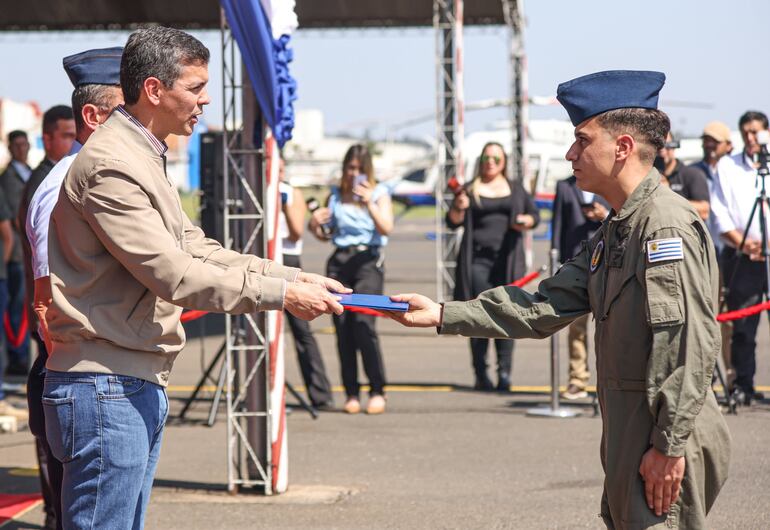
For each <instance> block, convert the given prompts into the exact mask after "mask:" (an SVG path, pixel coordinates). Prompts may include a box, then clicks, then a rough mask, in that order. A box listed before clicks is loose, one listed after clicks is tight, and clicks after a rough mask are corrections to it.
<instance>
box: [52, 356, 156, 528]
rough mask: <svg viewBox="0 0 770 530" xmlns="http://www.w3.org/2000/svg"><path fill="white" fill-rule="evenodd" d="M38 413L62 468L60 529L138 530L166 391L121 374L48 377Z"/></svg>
mask: <svg viewBox="0 0 770 530" xmlns="http://www.w3.org/2000/svg"><path fill="white" fill-rule="evenodd" d="M43 408H44V410H45V426H46V434H47V436H48V443H49V445H50V447H51V453H53V455H54V456H55V457H56V458H57V459H58V460H59V461H60V462H62V464H63V466H64V477H63V481H62V491H61V502H62V524H63V527H64V528H67V529H86V528H88V529H92V528H110V529H124V528H125V529H128V528H131V529H137V528H143V526H144V514H145V512H146V510H147V504H148V502H149V500H150V491H151V489H152V481H153V476H154V475H155V467H156V466H157V463H158V457H159V456H160V445H161V439H162V437H163V426H164V425H165V423H166V418H167V416H168V398H167V397H166V391H165V389H164V388H163V387H161V386H159V385H156V384H154V383H150V382H149V381H145V380H143V379H137V378H135V377H128V376H123V375H107V374H93V373H76V372H70V373H64V372H53V371H48V372H47V373H46V378H45V386H44V388H43Z"/></svg>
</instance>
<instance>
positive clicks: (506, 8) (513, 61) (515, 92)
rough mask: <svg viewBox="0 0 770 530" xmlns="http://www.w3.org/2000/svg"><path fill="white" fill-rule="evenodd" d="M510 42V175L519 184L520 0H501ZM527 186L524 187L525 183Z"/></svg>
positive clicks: (522, 164)
mask: <svg viewBox="0 0 770 530" xmlns="http://www.w3.org/2000/svg"><path fill="white" fill-rule="evenodd" d="M502 2H503V18H504V19H505V25H506V26H507V27H508V33H509V41H510V52H509V53H510V60H509V68H510V83H511V106H510V116H511V138H512V142H513V143H512V145H511V161H510V165H511V167H510V169H511V176H512V178H514V179H519V180H520V181H521V182H522V183H523V182H524V178H525V176H526V164H527V158H526V156H527V155H526V139H527V122H528V119H529V117H528V115H527V112H528V101H529V96H528V94H527V91H528V87H527V56H526V54H525V52H524V0H502ZM525 187H527V186H525Z"/></svg>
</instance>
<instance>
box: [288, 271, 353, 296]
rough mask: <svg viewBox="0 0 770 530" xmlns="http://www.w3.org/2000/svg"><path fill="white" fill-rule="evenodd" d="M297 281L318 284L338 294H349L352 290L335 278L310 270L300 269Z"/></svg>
mask: <svg viewBox="0 0 770 530" xmlns="http://www.w3.org/2000/svg"><path fill="white" fill-rule="evenodd" d="M297 281H298V282H300V283H311V284H314V285H320V286H321V287H323V288H324V289H326V290H327V291H331V292H333V293H340V294H349V293H352V292H353V289H348V288H347V287H345V286H344V285H342V284H341V283H340V282H338V281H337V280H334V279H332V278H327V277H326V276H321V275H320V274H313V273H312V272H302V271H300V273H299V275H298V276H297Z"/></svg>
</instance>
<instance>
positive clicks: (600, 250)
mask: <svg viewBox="0 0 770 530" xmlns="http://www.w3.org/2000/svg"><path fill="white" fill-rule="evenodd" d="M602 256H604V240H603V239H602V240H600V241H599V243H598V244H597V245H596V248H594V253H593V254H591V272H594V271H596V269H597V267H599V264H600V263H601V262H602Z"/></svg>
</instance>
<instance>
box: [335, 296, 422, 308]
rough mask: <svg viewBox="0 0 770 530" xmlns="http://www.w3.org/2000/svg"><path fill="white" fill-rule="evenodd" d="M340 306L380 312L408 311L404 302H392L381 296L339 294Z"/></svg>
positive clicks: (387, 297)
mask: <svg viewBox="0 0 770 530" xmlns="http://www.w3.org/2000/svg"><path fill="white" fill-rule="evenodd" d="M338 296H339V297H340V298H341V300H340V304H342V305H346V306H350V307H368V308H369V309H377V310H380V311H408V310H409V304H408V303H406V302H392V301H391V300H390V297H389V296H384V295H381V294H340V295H338Z"/></svg>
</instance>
